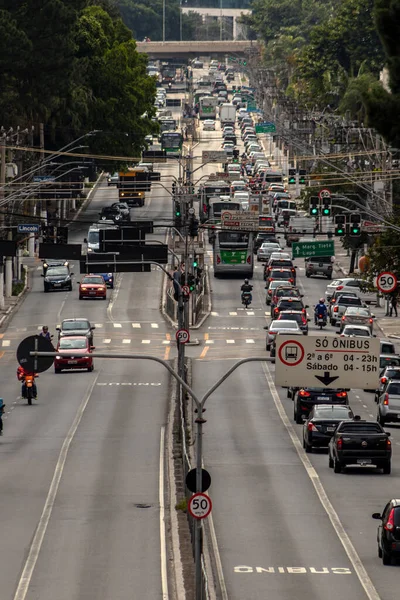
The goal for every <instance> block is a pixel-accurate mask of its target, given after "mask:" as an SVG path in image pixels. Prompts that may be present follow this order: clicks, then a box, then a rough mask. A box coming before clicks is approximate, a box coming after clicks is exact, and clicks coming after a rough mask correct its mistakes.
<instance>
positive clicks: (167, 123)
mask: <svg viewBox="0 0 400 600" xmlns="http://www.w3.org/2000/svg"><path fill="white" fill-rule="evenodd" d="M158 122H159V124H160V133H163V132H164V131H176V127H177V123H176V120H175V119H171V118H170V117H160V118H159V119H158Z"/></svg>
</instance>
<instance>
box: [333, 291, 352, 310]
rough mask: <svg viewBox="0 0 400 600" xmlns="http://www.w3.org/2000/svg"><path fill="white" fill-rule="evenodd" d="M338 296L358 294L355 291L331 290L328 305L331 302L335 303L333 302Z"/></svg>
mask: <svg viewBox="0 0 400 600" xmlns="http://www.w3.org/2000/svg"><path fill="white" fill-rule="evenodd" d="M340 296H352V297H353V298H358V294H357V293H356V292H343V291H339V290H338V291H335V292H333V294H332V296H331V298H330V300H328V302H329V306H332V305H333V304H335V302H337V301H338V298H339V297H340Z"/></svg>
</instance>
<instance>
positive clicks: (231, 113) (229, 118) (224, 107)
mask: <svg viewBox="0 0 400 600" xmlns="http://www.w3.org/2000/svg"><path fill="white" fill-rule="evenodd" d="M219 119H220V121H221V127H223V126H224V125H234V123H235V121H236V107H235V106H233V104H221V106H220V107H219Z"/></svg>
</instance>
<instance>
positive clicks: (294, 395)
mask: <svg viewBox="0 0 400 600" xmlns="http://www.w3.org/2000/svg"><path fill="white" fill-rule="evenodd" d="M287 397H288V398H291V399H292V400H293V402H294V409H293V418H294V420H295V421H296V423H297V424H298V425H300V424H301V423H303V421H304V419H306V418H308V416H309V414H310V412H311V409H312V408H313V406H315V405H316V404H348V403H349V398H348V396H347V391H346V390H342V389H336V390H334V389H330V388H316V387H305V388H301V389H299V388H288V391H287Z"/></svg>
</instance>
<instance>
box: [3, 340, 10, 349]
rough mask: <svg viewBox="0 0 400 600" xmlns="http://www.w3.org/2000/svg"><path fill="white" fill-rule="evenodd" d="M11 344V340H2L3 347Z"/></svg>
mask: <svg viewBox="0 0 400 600" xmlns="http://www.w3.org/2000/svg"><path fill="white" fill-rule="evenodd" d="M10 344H11V340H3V341H2V342H1V345H2V346H3V348H6V347H7V346H9V345H10Z"/></svg>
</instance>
